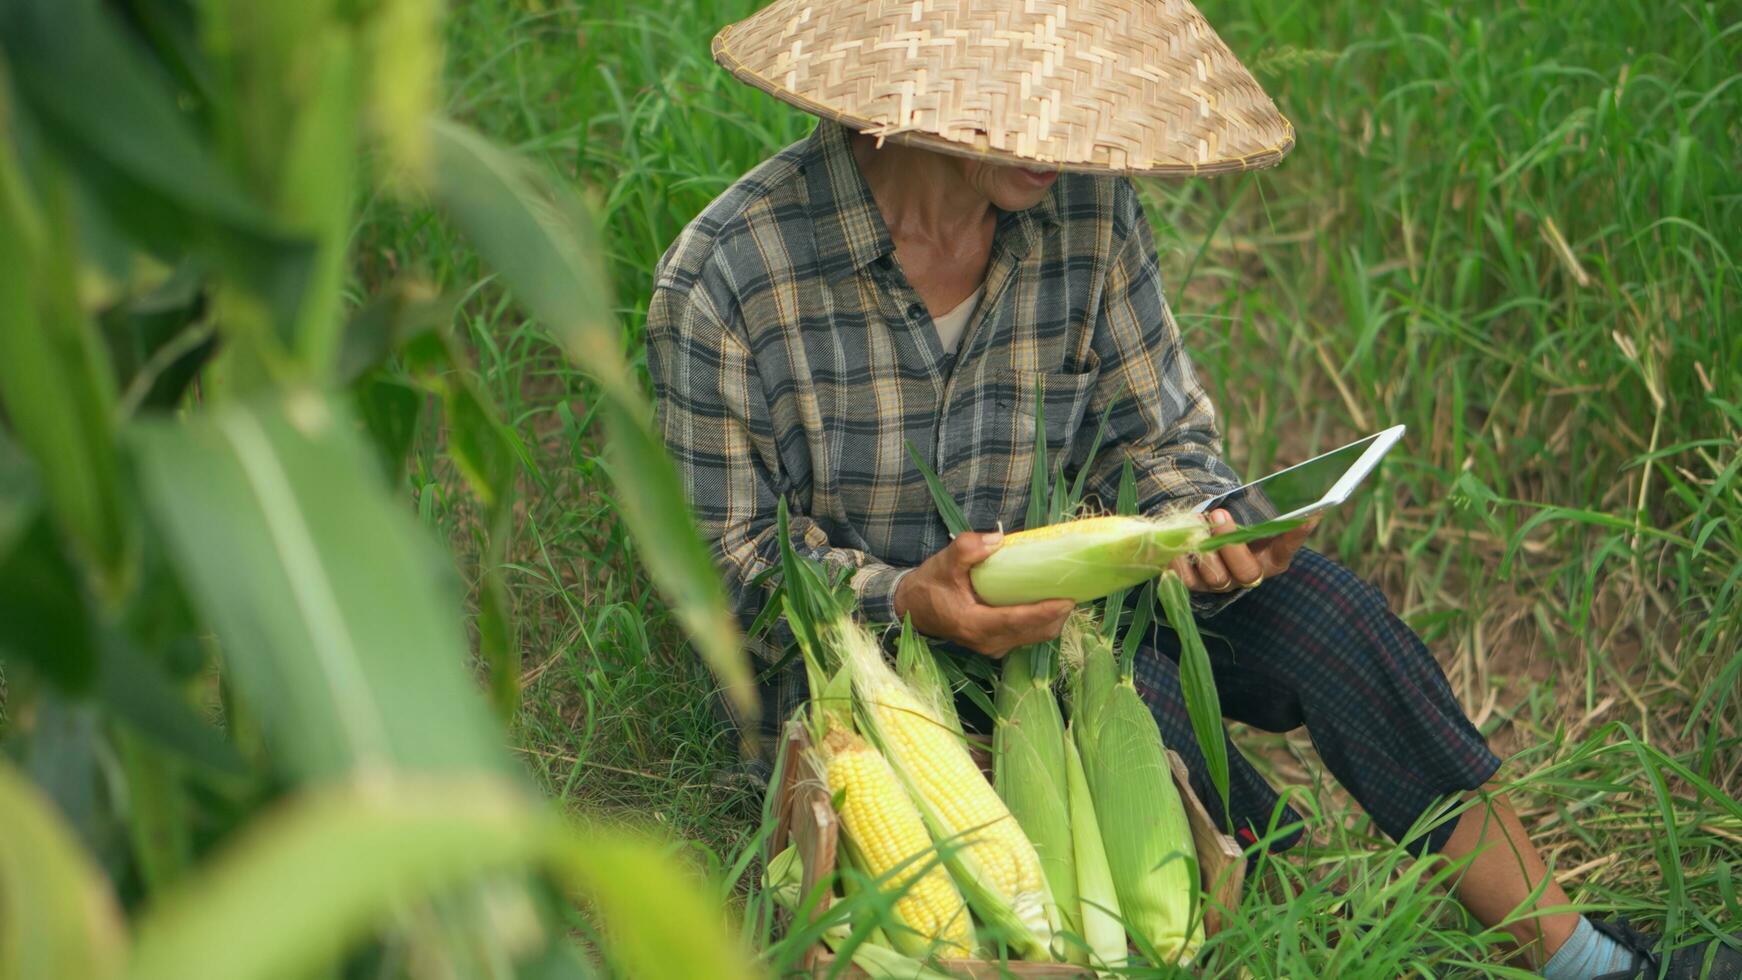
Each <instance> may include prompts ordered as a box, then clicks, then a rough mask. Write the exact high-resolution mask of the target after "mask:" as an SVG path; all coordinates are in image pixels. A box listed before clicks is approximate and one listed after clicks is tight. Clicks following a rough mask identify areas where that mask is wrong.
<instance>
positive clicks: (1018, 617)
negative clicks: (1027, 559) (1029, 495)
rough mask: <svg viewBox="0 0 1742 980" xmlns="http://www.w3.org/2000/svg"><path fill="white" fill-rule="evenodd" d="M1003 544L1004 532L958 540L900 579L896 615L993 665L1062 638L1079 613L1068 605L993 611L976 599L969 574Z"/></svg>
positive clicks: (1059, 602)
mask: <svg viewBox="0 0 1742 980" xmlns="http://www.w3.org/2000/svg"><path fill="white" fill-rule="evenodd" d="M1003 543H1004V534H1003V532H1002V531H993V532H991V533H989V534H979V533H976V532H973V531H968V532H964V533H962V534H959V535H957V536H956V540H954V541H952V542H950V546H949V547H947V548H945V549H944V550H942V551H940V552H938V553H937V554H935V555H933V556H931V557H930V558H927V559H926V560H925V564H923V565H920V566H919V567H918V568H915V569H914V570H913V571H911V572H908V573H907V574H906V575H903V576H902V577H901V583H900V584H899V585H897V586H896V587H895V615H896V616H897V617H900V616H911V617H913V628H914V629H917V630H919V631H920V632H921V633H923V634H925V635H926V636H931V637H936V638H938V639H943V640H951V641H953V642H956V643H959V644H961V645H962V646H965V647H967V648H968V649H970V650H973V651H974V652H976V653H981V654H984V655H986V656H988V657H991V658H993V659H997V658H999V657H1002V656H1004V655H1005V654H1006V653H1009V652H1010V651H1012V650H1014V649H1016V648H1017V647H1019V646H1025V645H1027V644H1030V643H1044V642H1045V641H1047V640H1050V639H1052V638H1053V637H1056V636H1058V635H1059V631H1060V630H1062V629H1064V625H1065V618H1066V617H1068V616H1069V615H1070V614H1071V610H1072V609H1074V608H1076V605H1075V603H1073V602H1071V601H1070V600H1069V599H1048V600H1046V601H1045V602H1034V603H1029V604H1027V605H1021V606H988V605H986V604H985V603H984V602H981V601H980V597H979V596H978V595H976V594H975V593H974V585H973V583H972V582H970V581H969V579H968V569H970V568H973V567H974V566H975V565H978V564H979V563H981V562H983V561H985V560H986V559H987V558H989V557H991V555H992V553H993V552H994V551H997V550H998V546H999V545H1001V544H1003Z"/></svg>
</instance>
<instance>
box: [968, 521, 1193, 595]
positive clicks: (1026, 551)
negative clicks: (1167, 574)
mask: <svg viewBox="0 0 1742 980" xmlns="http://www.w3.org/2000/svg"><path fill="white" fill-rule="evenodd" d="M1208 537H1209V531H1208V529H1207V527H1206V526H1205V524H1204V521H1203V518H1201V517H1199V516H1198V515H1196V514H1173V515H1169V516H1166V517H1159V518H1147V517H1129V516H1108V517H1086V518H1083V519H1081V520H1075V521H1067V522H1065V523H1063V524H1049V525H1046V526H1044V527H1037V528H1033V529H1031V530H1025V531H1016V532H1014V533H1011V534H1007V535H1005V537H1004V543H1003V544H1002V545H1001V546H1000V547H999V549H998V550H997V551H996V552H993V554H992V556H991V557H990V558H987V559H986V560H985V561H983V562H981V563H980V564H978V565H975V566H974V568H973V570H972V571H970V572H969V573H968V576H969V578H970V580H971V581H972V582H973V583H974V591H975V592H976V593H978V594H979V596H980V598H981V599H982V600H984V601H985V602H986V603H988V604H990V605H994V606H1009V605H1015V604H1018V603H1026V602H1039V601H1040V600H1042V599H1071V600H1073V601H1076V602H1088V601H1090V600H1092V599H1099V598H1101V597H1102V596H1105V595H1107V594H1108V593H1111V592H1115V591H1118V590H1119V589H1124V588H1129V587H1131V586H1133V585H1137V584H1138V583H1140V582H1143V581H1145V580H1148V579H1151V578H1154V577H1155V576H1156V575H1159V574H1160V573H1161V571H1162V570H1163V569H1164V568H1166V567H1167V566H1168V564H1169V563H1170V562H1172V561H1173V560H1174V559H1175V558H1178V557H1180V556H1181V555H1185V554H1188V553H1190V552H1193V551H1196V550H1197V549H1198V547H1199V545H1200V544H1202V543H1203V542H1204V541H1205V539H1207V538H1208Z"/></svg>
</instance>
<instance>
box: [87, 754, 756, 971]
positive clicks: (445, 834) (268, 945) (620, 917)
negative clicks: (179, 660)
mask: <svg viewBox="0 0 1742 980" xmlns="http://www.w3.org/2000/svg"><path fill="white" fill-rule="evenodd" d="M527 867H544V868H547V869H549V870H550V871H551V872H552V873H553V874H554V875H555V876H556V877H557V878H558V879H560V880H562V881H563V882H565V883H567V884H569V885H570V886H572V887H575V888H577V889H579V890H580V891H581V893H582V894H584V895H585V896H586V898H587V899H588V900H589V901H590V902H592V903H593V904H594V906H595V907H596V908H597V909H598V910H599V912H600V914H601V916H602V918H603V919H604V921H605V924H606V929H607V937H608V943H607V947H608V952H609V955H610V956H611V958H612V959H613V960H615V961H618V962H620V963H621V964H622V965H623V966H624V967H625V970H626V972H629V973H632V974H635V975H639V976H720V977H730V978H740V977H749V976H750V975H751V973H750V971H749V969H748V967H747V965H746V959H745V956H744V954H743V952H742V951H741V950H740V949H738V948H737V947H736V945H735V944H734V943H732V942H731V941H730V940H729V939H728V938H727V936H726V933H725V929H724V923H723V921H722V920H721V917H720V914H719V911H718V910H717V909H716V908H713V907H711V906H710V905H709V903H708V901H707V900H706V899H705V898H704V897H703V896H702V895H701V893H700V892H699V890H698V889H697V888H696V887H695V885H694V884H693V883H691V882H690V881H688V880H687V879H686V877H685V876H684V875H683V873H682V872H680V871H679V870H678V869H677V868H676V867H675V866H673V864H672V863H671V861H670V859H668V858H666V857H664V856H663V855H662V854H661V853H660V852H659V849H658V848H656V847H654V846H652V845H651V844H647V843H643V842H641V841H639V840H638V839H636V838H633V837H629V836H626V835H624V834H622V833H621V832H618V831H614V830H611V829H608V828H603V827H590V828H587V830H586V832H585V833H579V832H577V830H576V829H575V828H572V827H570V826H568V825H565V824H564V823H563V822H562V821H561V820H559V819H558V818H557V817H555V816H553V815H552V814H550V813H549V812H548V811H546V810H544V809H543V808H542V807H540V806H538V805H536V804H535V803H534V802H533V801H532V800H531V799H530V797H529V796H528V795H527V794H526V793H525V792H524V790H522V789H521V788H520V787H519V786H518V785H517V784H515V783H511V782H508V781H504V780H501V779H495V778H487V777H481V776H459V777H447V778H443V779H415V778H413V779H404V778H395V779H393V780H391V781H380V780H373V781H365V782H361V783H353V784H343V785H340V786H338V787H336V788H333V789H327V790H321V791H316V792H311V793H307V794H305V795H303V796H300V797H295V798H292V799H291V800H290V801H289V802H288V803H285V804H283V805H281V806H280V807H279V808H278V809H277V810H276V811H274V812H272V813H269V814H268V815H266V816H264V817H262V818H261V819H259V820H257V821H256V822H255V823H254V824H253V825H251V826H250V828H249V829H248V830H247V831H246V832H245V833H244V834H243V835H242V837H241V838H239V839H238V840H236V841H235V842H234V843H233V844H232V845H231V846H230V847H229V848H228V849H227V850H226V851H225V852H224V853H222V854H221V855H220V856H219V857H217V858H216V859H214V860H213V861H212V862H210V863H209V864H207V865H204V866H202V868H201V871H200V873H199V874H198V876H196V877H193V878H189V879H186V880H184V882H183V883H182V885H181V886H180V887H178V888H177V889H175V890H174V891H172V892H171V893H169V894H167V895H166V896H165V897H164V898H163V899H162V900H161V901H159V902H157V903H154V904H153V905H152V906H150V907H149V908H148V909H147V910H146V912H145V914H144V915H143V916H142V917H141V919H140V921H139V925H138V929H137V937H138V938H137V945H136V947H135V949H134V955H133V957H132V960H131V963H130V965H129V969H128V973H127V975H128V977H129V978H131V980H169V978H175V980H181V978H183V977H186V976H187V971H188V964H190V963H198V964H200V969H201V972H203V973H206V974H208V975H210V976H221V977H226V978H229V980H266V978H271V977H284V976H306V975H311V974H314V973H316V972H320V971H324V970H327V969H330V968H331V965H332V964H333V963H334V961H335V960H336V959H337V958H338V956H339V955H340V954H341V953H343V952H344V951H345V950H346V949H347V948H349V947H350V945H351V944H352V943H353V942H355V941H356V940H358V939H360V938H362V937H363V936H366V935H370V934H372V933H374V932H376V931H378V930H379V929H380V928H381V927H383V926H385V925H386V924H388V923H389V922H391V921H392V920H393V919H394V917H395V916H396V915H397V914H398V913H399V910H401V909H402V908H403V907H404V905H405V902H406V899H407V897H415V896H425V895H431V894H437V893H441V892H444V891H449V890H452V889H454V888H456V887H457V886H460V885H462V884H464V883H466V882H469V881H473V880H475V879H477V878H479V877H480V876H482V875H486V874H489V873H492V872H500V871H505V870H514V869H519V868H527ZM237 936H247V937H249V941H248V942H236V941H235V939H234V937H237ZM58 975H62V976H73V975H79V974H58Z"/></svg>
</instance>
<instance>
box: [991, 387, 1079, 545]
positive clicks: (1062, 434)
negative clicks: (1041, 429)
mask: <svg viewBox="0 0 1742 980" xmlns="http://www.w3.org/2000/svg"><path fill="white" fill-rule="evenodd" d="M1100 377H1101V369H1100V366H1099V365H1089V366H1088V368H1087V369H1086V370H1083V371H1080V372H1072V373H1063V372H1041V371H1012V370H1004V371H1000V372H999V377H998V387H999V398H998V402H999V404H1000V405H1001V406H1003V407H1004V408H1005V409H1006V411H1005V412H1004V413H1002V414H1004V415H1005V416H1006V417H1007V418H1008V419H1009V426H1010V432H1009V439H1010V454H1011V459H1012V461H1013V462H1014V461H1018V460H1021V461H1024V462H1025V465H1022V464H1019V465H1014V466H1012V467H1011V470H1012V472H1011V476H1012V477H1013V478H1014V479H1013V481H1012V482H1013V484H1014V485H1013V486H1012V487H1011V488H1010V489H1011V490H1012V493H1011V497H1014V498H1016V499H1018V500H1020V501H1021V507H1020V508H1018V510H1019V512H1020V511H1021V510H1026V508H1027V499H1028V483H1029V480H1030V479H1031V478H1032V472H1033V466H1034V463H1035V460H1034V458H1033V456H1034V444H1035V429H1036V427H1037V425H1038V424H1039V423H1040V420H1041V419H1042V418H1044V420H1045V426H1046V466H1047V467H1048V468H1049V469H1057V467H1058V465H1059V462H1060V461H1061V460H1069V459H1070V456H1071V454H1072V453H1073V452H1074V451H1078V450H1081V451H1083V452H1087V451H1088V445H1087V442H1088V440H1090V439H1093V438H1094V436H1093V434H1092V433H1091V434H1089V435H1087V436H1082V435H1080V433H1082V431H1083V419H1084V417H1085V416H1086V415H1087V414H1088V411H1089V403H1090V402H1091V401H1092V400H1093V399H1094V395H1095V382H1096V381H1098V380H1099V379H1100ZM1078 442H1082V443H1083V445H1080V446H1079V445H1077V443H1078ZM1076 462H1077V461H1075V460H1071V463H1070V465H1075V464H1076ZM1007 499H1008V498H1007ZM1007 517H1008V515H1007Z"/></svg>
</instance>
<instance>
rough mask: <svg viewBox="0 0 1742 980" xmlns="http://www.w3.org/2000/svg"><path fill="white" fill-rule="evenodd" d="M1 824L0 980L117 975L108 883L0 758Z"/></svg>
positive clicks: (115, 917) (119, 948)
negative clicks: (2, 828) (2, 826)
mask: <svg viewBox="0 0 1742 980" xmlns="http://www.w3.org/2000/svg"><path fill="white" fill-rule="evenodd" d="M0 824H3V825H4V826H5V827H6V832H5V833H4V834H0V980H38V978H44V977H80V978H88V980H104V978H108V977H115V976H118V975H119V974H120V969H121V964H122V959H123V956H124V955H125V950H126V931H125V929H124V928H123V927H122V922H121V912H120V909H119V908H117V907H116V904H115V897H114V895H113V894H112V893H111V892H110V890H109V885H108V882H107V881H105V880H104V879H103V876H102V873H101V872H100V871H99V870H98V869H97V868H96V866H95V865H93V864H92V862H91V860H90V859H89V858H88V857H87V856H86V855H85V854H84V852H83V851H81V850H80V848H79V845H78V842H77V841H76V840H75V839H74V838H73V837H72V835H70V834H68V833H67V831H66V829H65V824H64V821H63V818H62V817H61V815H60V814H59V813H57V812H56V811H55V807H54V804H53V803H51V802H50V801H49V800H48V799H46V798H45V797H44V796H43V795H42V793H41V791H39V790H38V789H37V788H36V787H35V786H33V785H31V782H30V781H29V780H28V779H26V778H24V776H23V775H22V774H20V773H19V772H18V771H17V770H16V769H14V768H13V767H12V764H11V763H10V762H7V761H6V760H5V759H4V758H0Z"/></svg>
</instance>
